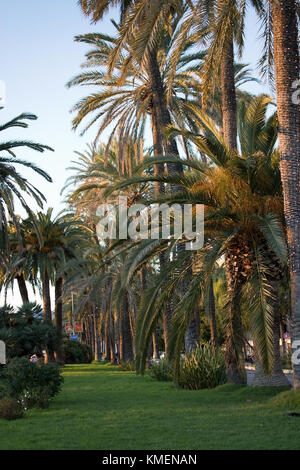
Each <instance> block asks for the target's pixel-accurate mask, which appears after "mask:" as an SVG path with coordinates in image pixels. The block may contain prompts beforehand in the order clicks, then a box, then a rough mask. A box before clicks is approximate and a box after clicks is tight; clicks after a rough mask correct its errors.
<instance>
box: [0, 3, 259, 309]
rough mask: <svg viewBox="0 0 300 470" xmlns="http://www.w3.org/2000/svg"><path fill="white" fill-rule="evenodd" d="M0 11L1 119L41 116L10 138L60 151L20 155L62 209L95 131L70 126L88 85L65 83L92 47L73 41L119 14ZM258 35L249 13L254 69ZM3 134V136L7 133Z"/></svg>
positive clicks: (30, 7)
mask: <svg viewBox="0 0 300 470" xmlns="http://www.w3.org/2000/svg"><path fill="white" fill-rule="evenodd" d="M0 14H1V19H0V80H2V81H4V82H5V85H6V102H5V108H4V110H2V111H1V112H0V122H4V121H7V120H9V119H11V118H12V117H14V116H16V115H18V114H20V113H21V112H24V111H26V112H31V113H33V114H36V115H37V116H38V118H39V119H38V120H37V121H33V122H32V121H30V122H29V125H30V127H29V129H27V130H24V129H20V128H15V129H14V130H11V131H9V132H6V133H5V134H6V138H5V140H6V139H14V138H15V139H23V138H24V139H25V138H26V139H29V140H34V141H37V142H40V143H43V144H47V145H49V146H51V147H53V148H54V149H55V152H54V153H51V152H47V153H45V154H43V155H41V154H38V153H36V152H33V151H23V150H21V151H19V152H18V155H19V156H20V157H23V158H26V159H28V160H31V161H34V162H35V163H38V164H39V165H40V166H41V167H42V168H44V169H45V170H46V171H48V173H49V174H50V175H51V177H52V178H53V181H54V182H53V183H52V184H51V183H47V182H45V181H44V180H42V179H41V178H40V177H39V176H36V175H33V174H32V173H30V172H27V171H23V170H22V171H23V174H25V175H26V176H27V177H28V178H30V179H31V181H32V182H33V183H34V184H35V185H37V186H38V187H39V189H41V190H42V192H43V193H44V194H45V196H46V198H47V205H48V206H51V207H54V208H55V212H58V211H59V210H61V209H62V208H63V206H62V204H61V201H62V197H61V196H60V191H61V188H62V187H63V185H64V183H65V180H66V178H67V176H69V175H70V172H67V170H66V168H67V167H68V166H70V162H71V160H72V159H74V151H75V150H77V151H83V150H84V149H85V148H86V144H87V143H88V142H91V141H92V140H93V138H94V136H95V132H96V128H94V129H92V130H91V131H89V133H88V134H86V135H85V136H84V137H80V136H79V132H77V133H74V132H73V131H72V129H71V120H72V115H71V114H70V109H71V107H72V106H73V104H74V103H75V102H76V101H77V100H78V99H80V98H81V97H83V96H85V95H86V94H87V93H86V92H87V89H83V88H79V87H76V88H72V89H67V88H66V87H65V84H66V82H67V81H68V80H69V79H70V78H71V77H72V76H74V75H76V74H77V73H78V72H79V71H80V64H81V63H82V62H83V61H84V53H85V52H86V50H87V46H84V45H82V44H78V43H74V41H73V38H74V36H75V35H78V34H83V33H88V32H92V31H101V32H103V33H110V32H113V31H114V29H113V27H112V25H111V23H110V18H111V17H112V16H114V15H115V12H114V11H112V12H111V14H109V15H107V17H106V18H105V19H104V21H102V22H101V24H98V25H90V22H89V20H88V19H86V18H85V17H84V16H83V15H82V13H81V11H80V9H79V7H78V5H77V0H26V1H24V0H14V1H9V2H3V1H2V2H1V10H0ZM257 34H258V27H257V19H256V17H255V15H254V13H252V12H250V11H249V14H248V18H247V23H246V45H245V54H244V57H243V61H244V62H246V63H249V64H250V65H251V67H252V68H253V69H254V70H255V67H256V63H257V60H258V57H259V52H260V47H259V46H258V43H257V40H256V38H257ZM248 88H249V89H250V90H251V91H252V92H257V93H259V92H262V91H266V88H265V87H262V86H258V85H255V84H252V85H251V86H249V87H248ZM2 134H3V135H2V136H1V139H3V137H4V135H5V134H4V132H3V133H2ZM16 294H17V289H16ZM17 301H18V298H17V295H16V302H17Z"/></svg>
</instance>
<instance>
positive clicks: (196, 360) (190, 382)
mask: <svg viewBox="0 0 300 470" xmlns="http://www.w3.org/2000/svg"><path fill="white" fill-rule="evenodd" d="M225 382H226V367H225V362H224V358H223V354H222V352H221V351H216V352H214V350H213V348H212V346H211V345H210V344H207V345H205V346H203V347H200V346H199V347H197V348H196V349H195V350H194V351H193V352H191V353H189V354H186V355H185V358H184V359H182V360H181V364H180V374H179V386H180V387H182V388H185V389H189V390H200V389H203V388H215V387H217V386H218V385H221V384H224V383H225Z"/></svg>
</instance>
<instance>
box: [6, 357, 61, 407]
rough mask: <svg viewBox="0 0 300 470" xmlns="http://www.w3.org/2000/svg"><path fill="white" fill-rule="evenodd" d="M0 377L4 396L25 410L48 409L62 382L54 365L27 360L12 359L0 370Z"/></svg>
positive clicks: (57, 368) (58, 370)
mask: <svg viewBox="0 0 300 470" xmlns="http://www.w3.org/2000/svg"><path fill="white" fill-rule="evenodd" d="M1 377H2V383H3V384H4V387H5V391H6V395H7V396H8V397H10V398H13V399H16V400H17V401H18V402H19V403H21V404H22V405H23V407H24V408H26V409H27V408H32V407H35V406H36V407H42V408H46V407H48V406H49V402H50V400H51V399H52V398H53V397H54V396H55V395H57V393H58V392H59V391H60V390H61V386H62V382H63V377H62V376H61V374H60V369H59V367H58V366H57V365H56V364H51V363H50V364H43V363H33V362H30V361H29V360H28V359H27V358H16V359H13V360H12V361H11V362H9V364H8V365H7V366H6V367H5V368H4V369H3V370H2V373H1Z"/></svg>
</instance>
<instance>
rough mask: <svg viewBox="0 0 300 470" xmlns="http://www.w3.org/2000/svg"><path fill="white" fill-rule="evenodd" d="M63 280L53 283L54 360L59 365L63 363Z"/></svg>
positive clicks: (59, 279)
mask: <svg viewBox="0 0 300 470" xmlns="http://www.w3.org/2000/svg"><path fill="white" fill-rule="evenodd" d="M62 291H63V279H62V277H60V278H58V279H57V280H56V282H55V327H56V336H57V347H56V351H55V359H56V362H58V363H59V364H61V365H62V364H63V363H64V357H63V344H62V335H63V303H62Z"/></svg>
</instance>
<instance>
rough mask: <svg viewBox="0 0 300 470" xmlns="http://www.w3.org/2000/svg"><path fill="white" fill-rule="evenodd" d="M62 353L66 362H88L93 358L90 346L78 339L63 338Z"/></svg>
mask: <svg viewBox="0 0 300 470" xmlns="http://www.w3.org/2000/svg"><path fill="white" fill-rule="evenodd" d="M63 354H64V361H65V363H66V364H90V363H91V362H92V360H93V351H92V350H91V348H90V347H89V346H88V345H87V344H84V343H79V341H71V340H65V341H64V344H63Z"/></svg>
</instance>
